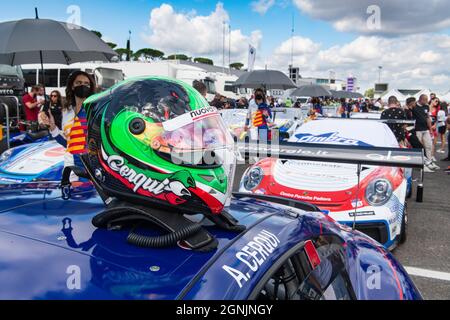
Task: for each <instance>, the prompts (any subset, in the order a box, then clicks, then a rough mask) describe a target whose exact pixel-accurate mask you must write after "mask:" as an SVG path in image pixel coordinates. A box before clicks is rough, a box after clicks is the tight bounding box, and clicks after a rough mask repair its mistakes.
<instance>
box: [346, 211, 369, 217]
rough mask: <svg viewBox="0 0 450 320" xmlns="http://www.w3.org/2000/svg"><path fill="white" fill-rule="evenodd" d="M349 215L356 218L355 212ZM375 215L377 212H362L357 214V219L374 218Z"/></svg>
mask: <svg viewBox="0 0 450 320" xmlns="http://www.w3.org/2000/svg"><path fill="white" fill-rule="evenodd" d="M348 215H349V216H350V217H351V218H354V217H355V213H354V212H349V213H348ZM374 215H375V211H360V212H357V213H356V216H357V217H369V216H374Z"/></svg>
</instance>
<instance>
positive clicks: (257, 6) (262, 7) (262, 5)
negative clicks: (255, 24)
mask: <svg viewBox="0 0 450 320" xmlns="http://www.w3.org/2000/svg"><path fill="white" fill-rule="evenodd" d="M274 4H275V0H258V1H253V2H252V3H251V6H252V10H253V11H254V12H257V13H259V14H260V15H265V14H266V13H267V11H269V9H270V8H272V7H273V5H274Z"/></svg>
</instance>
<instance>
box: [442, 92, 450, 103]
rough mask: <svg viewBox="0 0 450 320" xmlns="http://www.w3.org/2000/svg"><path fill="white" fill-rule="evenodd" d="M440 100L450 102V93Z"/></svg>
mask: <svg viewBox="0 0 450 320" xmlns="http://www.w3.org/2000/svg"><path fill="white" fill-rule="evenodd" d="M439 98H440V99H441V101H445V102H450V91H449V92H447V93H446V94H444V95H442V96H439Z"/></svg>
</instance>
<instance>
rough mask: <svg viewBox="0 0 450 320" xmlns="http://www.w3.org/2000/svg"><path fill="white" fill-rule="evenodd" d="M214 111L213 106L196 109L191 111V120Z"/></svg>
mask: <svg viewBox="0 0 450 320" xmlns="http://www.w3.org/2000/svg"><path fill="white" fill-rule="evenodd" d="M215 113H217V112H216V108H214V107H206V108H203V109H198V110H194V111H191V118H192V120H193V121H195V120H198V119H201V118H203V117H205V116H208V115H211V114H215Z"/></svg>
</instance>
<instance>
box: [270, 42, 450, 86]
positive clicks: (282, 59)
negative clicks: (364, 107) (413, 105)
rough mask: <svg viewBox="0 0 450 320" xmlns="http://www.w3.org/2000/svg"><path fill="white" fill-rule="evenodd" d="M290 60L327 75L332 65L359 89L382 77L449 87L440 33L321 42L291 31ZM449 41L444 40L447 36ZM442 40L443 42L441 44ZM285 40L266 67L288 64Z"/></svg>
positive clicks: (447, 50) (447, 52) (447, 48)
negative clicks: (326, 44)
mask: <svg viewBox="0 0 450 320" xmlns="http://www.w3.org/2000/svg"><path fill="white" fill-rule="evenodd" d="M294 39H295V46H294V48H295V50H294V65H295V66H298V67H300V72H301V74H302V75H303V76H305V77H309V76H313V77H328V75H329V71H330V70H333V71H335V72H336V75H337V77H338V78H340V79H345V78H346V77H347V76H348V75H350V74H352V75H354V76H356V77H357V78H358V79H359V80H360V85H361V87H362V88H363V89H366V88H370V87H373V84H374V83H375V82H377V81H378V66H380V65H381V66H383V79H382V80H384V81H389V82H390V84H391V86H392V87H398V88H428V87H430V86H434V88H433V89H435V90H436V91H442V92H444V91H445V92H446V91H448V89H449V88H450V70H449V69H448V66H447V61H448V60H449V59H450V45H447V44H446V43H444V42H443V41H444V40H447V41H449V37H448V36H446V35H438V34H432V35H423V34H418V35H410V36H404V37H401V38H384V37H381V36H359V37H357V38H356V39H354V40H353V41H351V42H349V43H345V44H343V45H335V46H332V47H328V48H324V47H323V44H318V43H315V42H314V41H313V40H311V39H308V38H303V37H295V38H294ZM449 43H450V41H449ZM443 44H445V45H443ZM290 52H291V40H286V41H284V42H282V43H281V44H280V45H279V46H278V47H277V48H275V49H274V51H273V55H272V56H271V57H270V59H268V61H270V65H269V67H271V68H276V69H280V70H283V71H286V70H287V68H288V65H289V64H290Z"/></svg>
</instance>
